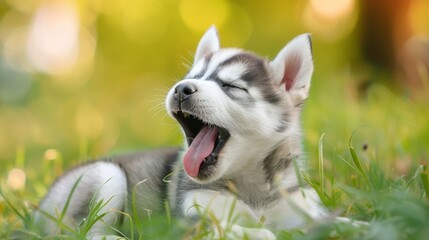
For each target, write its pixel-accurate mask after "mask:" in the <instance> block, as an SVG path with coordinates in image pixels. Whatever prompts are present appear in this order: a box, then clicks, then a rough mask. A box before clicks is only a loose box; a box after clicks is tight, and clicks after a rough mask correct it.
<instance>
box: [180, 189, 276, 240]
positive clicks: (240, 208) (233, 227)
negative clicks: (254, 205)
mask: <svg viewBox="0 0 429 240" xmlns="http://www.w3.org/2000/svg"><path fill="white" fill-rule="evenodd" d="M182 207H183V214H184V215H185V216H187V217H191V218H192V217H202V216H201V215H202V214H203V215H204V214H212V215H211V216H214V217H215V218H216V219H217V220H218V221H219V223H220V225H221V227H222V229H223V230H225V231H224V233H220V232H219V231H217V230H218V229H217V228H214V230H215V234H216V235H218V237H219V236H222V235H224V234H225V235H224V236H225V237H226V238H227V239H243V238H244V237H247V239H276V237H275V235H274V234H273V233H272V232H271V231H269V230H268V229H263V228H255V227H256V226H257V225H258V223H259V218H258V216H257V215H256V214H255V213H254V212H253V211H252V209H251V208H250V207H249V206H248V205H246V204H245V203H243V202H241V201H240V200H237V199H236V197H234V196H232V195H230V194H227V193H220V192H217V191H212V190H193V191H190V192H188V193H187V194H186V195H185V197H184V201H183V205H182ZM244 226H246V227H244Z"/></svg>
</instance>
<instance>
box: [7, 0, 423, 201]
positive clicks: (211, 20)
mask: <svg viewBox="0 0 429 240" xmlns="http://www.w3.org/2000/svg"><path fill="white" fill-rule="evenodd" d="M428 12H429V1H427V0H403V1H389V0H378V1H371V0H361V1H359V0H341V1H340V0H337V1H336V0H294V1H292V0H291V1H284V0H283V1H280V0H274V1H265V2H263V1H256V0H238V1H227V0H222V1H199V0H180V1H172V0H88V1H84V0H75V1H72V0H70V1H67V0H51V1H42V0H31V1H29V0H3V1H0V166H1V168H0V176H1V178H0V184H1V186H2V188H3V189H11V190H14V191H18V192H21V193H23V194H25V195H26V196H27V198H28V199H29V200H30V201H32V202H37V201H38V200H39V199H40V197H41V196H42V195H43V194H44V193H45V192H46V189H47V187H48V184H49V183H51V182H52V180H53V179H54V178H55V176H58V175H59V174H61V172H62V171H63V170H64V169H65V168H66V167H68V166H71V165H74V164H76V163H77V162H80V161H85V160H87V159H90V158H97V157H100V156H105V155H111V154H117V153H121V152H127V151H135V150H140V149H147V148H152V147H160V146H166V145H179V144H181V134H180V131H179V128H178V126H177V125H176V124H175V123H174V121H172V120H171V119H170V118H169V117H168V116H166V112H165V110H164V105H163V101H164V97H165V94H166V93H167V91H168V89H169V87H170V86H172V85H173V83H174V82H175V81H177V80H179V79H181V77H182V76H184V74H185V73H186V71H187V68H186V65H187V64H189V63H191V62H192V53H193V52H194V51H195V48H196V45H197V43H198V40H199V38H200V37H201V36H202V34H203V33H204V31H205V30H206V29H207V28H208V27H209V26H210V25H212V24H215V25H216V26H217V27H218V30H219V32H220V37H221V43H222V45H223V46H224V47H228V46H233V47H241V48H245V49H250V50H252V51H254V52H257V53H259V54H261V55H262V56H267V57H269V58H273V57H274V56H275V55H276V54H277V52H278V51H279V50H280V49H281V48H282V47H283V46H284V45H285V44H286V43H287V42H288V41H289V40H290V39H292V38H293V37H294V36H296V35H298V34H300V33H303V32H311V33H312V34H313V49H314V62H315V72H314V76H313V82H312V89H311V93H310V99H309V101H308V102H307V103H306V106H305V109H304V113H303V128H304V133H305V140H304V144H305V149H306V151H307V153H308V158H309V159H310V162H314V160H317V151H318V141H319V138H320V136H321V135H322V133H325V134H326V135H325V139H324V141H325V151H326V153H325V155H326V158H327V159H328V160H330V159H332V162H328V164H332V165H335V160H334V158H335V157H336V156H338V155H342V154H343V152H345V151H347V145H348V140H349V138H350V136H351V135H352V133H353V132H354V131H356V133H355V135H354V144H355V145H356V146H357V147H358V148H359V149H361V147H362V148H363V149H364V150H365V151H366V154H368V155H371V156H372V157H371V158H372V159H377V160H379V161H380V162H383V165H384V166H385V168H386V170H387V171H388V173H389V174H390V173H391V174H392V175H393V176H401V175H405V174H408V173H409V169H410V168H411V166H412V165H413V164H415V163H419V162H425V161H427V159H428V158H429V153H428V150H427V149H428V145H429V110H428V109H429V107H428V104H429V97H428V93H429V91H428V87H427V86H428V66H429V59H428V58H429V41H428V34H429V14H427V13H428ZM374 156H375V157H374ZM0 207H1V208H4V207H5V206H4V204H1V205H0Z"/></svg>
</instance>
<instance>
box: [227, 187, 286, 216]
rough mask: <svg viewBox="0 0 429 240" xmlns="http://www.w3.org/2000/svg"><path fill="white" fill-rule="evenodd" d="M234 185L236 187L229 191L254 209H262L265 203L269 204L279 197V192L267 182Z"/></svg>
mask: <svg viewBox="0 0 429 240" xmlns="http://www.w3.org/2000/svg"><path fill="white" fill-rule="evenodd" d="M235 187H236V189H232V190H230V191H232V193H234V194H236V195H237V196H238V199H239V200H241V201H243V202H244V203H245V204H247V205H249V206H250V207H251V208H252V209H254V210H263V209H264V208H265V207H266V206H267V205H271V204H272V203H273V202H275V201H277V200H278V199H280V198H281V194H280V192H279V191H278V190H277V189H275V188H273V186H272V185H271V184H269V183H262V184H261V183H259V184H255V183H252V182H248V183H245V184H236V185H235Z"/></svg>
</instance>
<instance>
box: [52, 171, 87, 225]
mask: <svg viewBox="0 0 429 240" xmlns="http://www.w3.org/2000/svg"><path fill="white" fill-rule="evenodd" d="M82 177H83V174H82V175H80V176H79V178H78V179H77V180H76V182H75V183H74V184H73V187H72V189H71V191H70V193H69V195H68V196H67V200H66V203H65V205H64V208H63V210H62V211H61V214H60V216H59V218H58V220H59V221H60V222H62V220H63V218H64V216H65V215H66V212H67V209H68V207H69V204H70V201H71V198H72V196H73V193H74V191H75V190H76V188H77V185H79V182H80V181H81V180H82Z"/></svg>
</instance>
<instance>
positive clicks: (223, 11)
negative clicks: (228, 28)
mask: <svg viewBox="0 0 429 240" xmlns="http://www.w3.org/2000/svg"><path fill="white" fill-rule="evenodd" d="M179 9H180V16H181V17H182V19H183V21H184V23H185V24H186V26H188V27H189V28H190V29H192V30H193V31H196V32H202V31H204V30H206V29H207V26H210V25H212V24H215V25H216V26H217V27H219V28H222V27H223V24H224V23H225V21H226V20H227V18H228V17H229V15H230V14H233V13H232V12H231V11H230V3H229V2H228V1H225V0H219V1H199V0H181V1H180V8H179Z"/></svg>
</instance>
